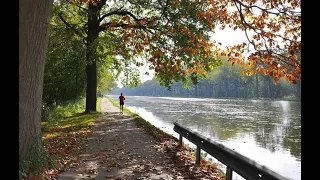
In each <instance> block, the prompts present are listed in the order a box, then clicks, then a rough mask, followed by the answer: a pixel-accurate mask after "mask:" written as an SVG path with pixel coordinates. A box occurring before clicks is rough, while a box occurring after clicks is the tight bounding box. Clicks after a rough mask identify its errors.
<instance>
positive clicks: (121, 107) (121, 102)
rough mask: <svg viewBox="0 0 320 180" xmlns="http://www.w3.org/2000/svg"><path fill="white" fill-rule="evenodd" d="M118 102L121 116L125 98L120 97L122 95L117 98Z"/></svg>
mask: <svg viewBox="0 0 320 180" xmlns="http://www.w3.org/2000/svg"><path fill="white" fill-rule="evenodd" d="M119 100H120V114H123V105H124V100H126V98H125V97H124V96H123V95H122V93H121V94H120V96H119Z"/></svg>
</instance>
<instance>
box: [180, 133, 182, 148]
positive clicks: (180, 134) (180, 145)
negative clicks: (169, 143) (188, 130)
mask: <svg viewBox="0 0 320 180" xmlns="http://www.w3.org/2000/svg"><path fill="white" fill-rule="evenodd" d="M179 147H182V135H181V134H179Z"/></svg>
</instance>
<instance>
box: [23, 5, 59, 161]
mask: <svg viewBox="0 0 320 180" xmlns="http://www.w3.org/2000/svg"><path fill="white" fill-rule="evenodd" d="M52 3H53V0H46V1H43V0H19V153H20V155H21V156H22V158H28V156H29V155H30V154H29V152H30V148H31V146H32V145H34V144H35V143H37V144H38V143H39V144H38V145H40V147H41V141H42V139H41V105H42V88H43V74H44V67H45V58H46V50H47V40H48V38H47V33H48V28H49V22H50V17H51V9H52ZM33 155H35V156H37V155H38V154H33ZM35 158H36V157H35Z"/></svg>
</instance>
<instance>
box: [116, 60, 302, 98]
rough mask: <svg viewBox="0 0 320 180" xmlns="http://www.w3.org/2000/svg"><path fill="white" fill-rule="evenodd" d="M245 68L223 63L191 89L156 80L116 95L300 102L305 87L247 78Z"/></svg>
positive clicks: (252, 76) (267, 79)
mask: <svg viewBox="0 0 320 180" xmlns="http://www.w3.org/2000/svg"><path fill="white" fill-rule="evenodd" d="M240 71H241V66H239V65H233V66H232V65H231V63H230V62H229V61H223V65H222V66H220V67H218V68H216V69H215V70H214V71H213V72H212V73H209V76H208V78H207V79H201V80H200V81H199V82H198V84H197V85H192V84H190V85H189V86H188V87H186V86H184V85H183V84H182V83H181V82H175V83H173V84H172V86H171V88H170V89H168V88H166V87H163V86H160V83H159V82H158V81H157V79H156V78H153V79H152V80H148V81H146V82H144V83H142V84H140V85H139V86H138V87H136V88H130V87H123V88H117V89H115V90H113V91H112V94H116V95H117V94H120V93H121V92H122V93H124V94H125V95H131V96H176V97H210V98H250V99H251V98H253V99H285V100H300V99H301V84H300V82H298V83H297V84H292V83H290V82H288V81H285V80H283V79H281V80H280V81H279V82H278V83H275V81H274V80H273V79H272V78H271V77H270V76H263V75H260V74H256V75H251V76H246V75H242V74H241V72H240Z"/></svg>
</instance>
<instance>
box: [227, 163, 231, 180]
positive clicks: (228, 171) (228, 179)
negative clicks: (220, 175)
mask: <svg viewBox="0 0 320 180" xmlns="http://www.w3.org/2000/svg"><path fill="white" fill-rule="evenodd" d="M226 180H232V169H231V168H230V167H228V166H227V172H226Z"/></svg>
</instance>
